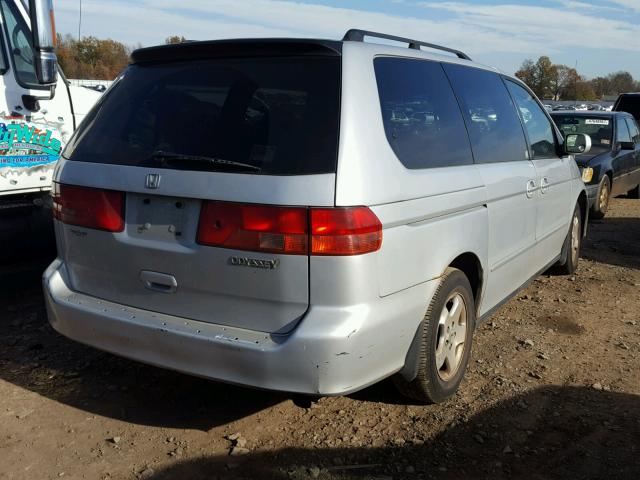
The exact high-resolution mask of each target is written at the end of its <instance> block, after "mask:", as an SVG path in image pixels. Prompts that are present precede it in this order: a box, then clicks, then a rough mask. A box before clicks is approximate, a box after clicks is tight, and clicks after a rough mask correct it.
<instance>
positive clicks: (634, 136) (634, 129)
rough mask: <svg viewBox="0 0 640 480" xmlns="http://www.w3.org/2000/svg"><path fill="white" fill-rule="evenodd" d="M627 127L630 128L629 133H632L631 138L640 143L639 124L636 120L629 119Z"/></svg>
mask: <svg viewBox="0 0 640 480" xmlns="http://www.w3.org/2000/svg"><path fill="white" fill-rule="evenodd" d="M627 125H628V126H629V132H631V138H632V139H633V141H634V142H636V143H640V131H638V124H637V123H636V121H635V120H633V119H631V118H627Z"/></svg>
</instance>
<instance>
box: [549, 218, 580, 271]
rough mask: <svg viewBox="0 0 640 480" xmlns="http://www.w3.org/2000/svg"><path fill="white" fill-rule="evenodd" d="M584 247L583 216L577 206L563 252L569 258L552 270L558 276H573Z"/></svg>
mask: <svg viewBox="0 0 640 480" xmlns="http://www.w3.org/2000/svg"><path fill="white" fill-rule="evenodd" d="M581 247H582V215H581V214H580V205H576V208H575V210H574V211H573V216H572V217H571V225H570V226H569V233H568V234H567V238H566V239H565V240H564V246H563V247H562V251H564V252H567V258H566V259H565V260H564V262H562V263H558V264H557V265H555V266H554V267H553V268H552V270H553V273H554V274H558V275H573V274H574V273H575V272H576V269H577V268H578V261H579V260H580V248H581Z"/></svg>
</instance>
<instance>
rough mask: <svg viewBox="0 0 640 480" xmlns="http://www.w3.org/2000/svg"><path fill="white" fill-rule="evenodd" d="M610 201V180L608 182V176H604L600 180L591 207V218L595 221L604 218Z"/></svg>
mask: <svg viewBox="0 0 640 480" xmlns="http://www.w3.org/2000/svg"><path fill="white" fill-rule="evenodd" d="M610 199H611V180H609V176H608V175H605V176H604V177H602V180H600V185H598V196H597V197H596V201H595V203H594V204H593V207H591V218H595V219H596V220H599V219H601V218H604V216H605V215H606V214H607V209H608V208H609V200H610Z"/></svg>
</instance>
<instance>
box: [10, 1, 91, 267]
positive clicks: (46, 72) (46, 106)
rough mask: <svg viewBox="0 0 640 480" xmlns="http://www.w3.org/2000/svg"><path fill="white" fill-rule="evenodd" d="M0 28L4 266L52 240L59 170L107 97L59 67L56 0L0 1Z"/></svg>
mask: <svg viewBox="0 0 640 480" xmlns="http://www.w3.org/2000/svg"><path fill="white" fill-rule="evenodd" d="M0 23H1V27H0V30H1V31H0V92H1V94H0V261H1V260H4V259H6V258H15V257H16V254H17V253H18V252H22V251H24V250H27V251H31V250H37V249H38V248H39V245H41V244H42V243H43V242H46V241H47V239H48V238H49V239H52V238H53V234H52V232H51V223H52V221H51V210H50V200H49V191H50V190H51V178H52V174H53V170H54V168H55V164H56V161H57V160H58V158H59V155H60V152H61V150H62V148H63V147H64V145H65V143H66V142H67V140H68V139H69V137H70V135H71V134H72V133H73V131H74V130H75V128H76V126H77V125H78V124H79V123H80V121H81V120H82V118H83V117H84V116H85V115H86V114H87V112H88V111H89V109H90V108H91V107H92V106H93V105H94V104H95V102H96V101H97V100H98V99H99V98H100V95H101V94H100V93H99V92H96V91H94V90H90V89H87V88H84V87H76V86H71V85H69V83H68V82H67V80H66V79H65V77H64V74H63V73H62V71H61V70H60V68H59V67H58V62H57V59H56V56H55V41H56V31H55V22H54V14H53V4H52V0H0ZM50 241H51V240H50Z"/></svg>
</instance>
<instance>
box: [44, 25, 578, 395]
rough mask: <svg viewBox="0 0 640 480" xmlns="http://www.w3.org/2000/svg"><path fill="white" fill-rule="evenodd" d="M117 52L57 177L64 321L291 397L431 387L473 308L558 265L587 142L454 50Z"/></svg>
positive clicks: (449, 388) (442, 390)
mask: <svg viewBox="0 0 640 480" xmlns="http://www.w3.org/2000/svg"><path fill="white" fill-rule="evenodd" d="M365 37H367V38H368V37H381V38H385V39H392V40H393V39H395V40H399V41H401V42H402V41H404V42H406V43H408V44H410V45H409V46H410V48H402V47H398V46H388V45H381V44H375V43H368V42H365V41H364V40H365ZM421 47H427V48H430V49H431V52H427V51H425V50H422V49H421ZM433 49H436V50H440V51H442V52H443V54H437V53H433ZM132 60H133V61H132V64H131V65H130V66H129V67H128V68H127V70H126V71H125V72H124V73H123V74H122V75H121V76H120V77H119V78H118V79H117V80H116V82H115V84H114V85H113V87H112V88H111V89H110V90H109V91H108V92H107V93H105V95H104V97H103V98H102V99H101V101H100V102H99V104H98V105H97V106H96V107H95V108H94V109H93V111H92V112H91V113H90V115H89V116H88V117H87V119H86V120H85V121H84V122H83V124H82V126H81V127H80V128H79V130H78V131H77V132H76V134H75V135H74V136H73V138H72V140H71V141H70V142H69V144H68V146H67V148H66V149H65V151H64V153H63V159H62V160H61V161H60V164H59V165H58V168H57V171H56V174H55V182H56V183H55V192H54V212H55V217H56V221H55V228H56V235H57V242H58V258H57V259H56V260H55V261H54V263H53V264H52V265H51V266H50V267H49V268H48V270H47V271H46V272H45V274H44V288H45V292H46V297H47V308H48V314H49V319H50V322H51V324H52V325H53V327H54V328H55V329H56V330H57V331H58V332H60V333H62V334H63V335H66V336H68V337H69V338H72V339H75V340H77V341H79V342H82V343H85V344H88V345H92V346H94V347H97V348H100V349H103V350H106V351H109V352H113V353H115V354H118V355H122V356H124V357H128V358H132V359H136V360H139V361H142V362H145V363H148V364H152V365H158V366H161V367H166V368H171V369H175V370H178V371H182V372H186V373H189V374H193V375H198V376H202V377H207V378H211V379H216V380H221V381H225V382H232V383H236V384H242V385H249V386H254V387H259V388H266V389H275V390H284V391H289V392H299V393H306V394H320V395H341V394H347V393H349V392H353V391H356V390H358V389H362V388H364V387H366V386H367V385H370V384H372V383H375V382H377V381H379V380H381V379H383V378H385V377H389V376H392V375H395V379H396V383H397V384H398V386H399V387H400V390H401V391H402V392H404V393H405V394H407V395H409V396H410V397H412V398H414V399H416V400H418V401H421V402H439V401H443V400H445V399H447V398H448V397H450V396H452V395H453V394H454V393H455V391H456V390H457V388H458V386H459V384H460V382H461V380H462V377H463V375H464V371H465V369H466V365H467V363H468V361H469V357H470V353H471V343H472V337H473V332H474V329H475V327H476V325H477V324H478V322H480V321H481V320H483V319H486V318H488V317H489V316H490V315H491V313H492V312H493V311H494V310H495V309H497V308H498V307H500V305H502V304H503V303H504V302H505V301H506V300H507V299H509V298H510V297H511V296H512V295H514V294H515V293H516V292H517V291H518V290H519V289H520V288H522V287H523V286H525V285H527V283H528V282H530V281H531V280H532V279H533V278H535V277H536V276H537V275H538V274H539V273H541V272H543V271H545V270H547V269H548V268H550V267H554V268H555V269H556V270H558V271H561V272H564V273H572V272H573V271H574V270H575V268H576V264H577V262H578V257H579V250H580V242H581V237H582V235H583V232H584V230H585V225H586V216H587V210H588V209H587V198H586V195H585V188H584V185H583V183H582V181H581V179H580V173H579V171H578V168H577V166H576V163H575V162H574V161H573V160H572V159H571V156H570V153H571V152H582V151H585V150H586V149H588V148H589V139H588V137H586V136H584V135H572V136H568V137H567V139H566V141H565V140H563V138H562V136H561V135H560V134H559V133H558V131H557V130H556V128H555V127H554V125H553V123H552V121H551V119H550V118H549V115H548V114H547V112H546V111H545V109H544V107H543V106H542V105H541V104H540V102H539V101H538V100H537V99H536V97H535V96H534V94H533V93H531V91H530V90H529V89H528V88H527V87H526V86H525V85H523V84H522V83H521V82H520V81H519V80H517V79H515V78H513V77H509V76H506V75H503V74H501V73H499V72H498V71H496V70H495V69H492V68H488V67H484V66H481V65H478V64H477V63H474V62H472V61H471V60H470V59H469V58H468V57H467V56H466V55H465V54H464V53H462V52H459V51H456V50H452V49H449V48H446V47H439V46H436V45H431V44H422V43H421V42H418V41H415V40H407V39H399V38H396V37H390V36H388V35H383V34H377V33H373V32H363V31H359V30H352V31H350V32H348V33H347V35H346V36H345V38H344V39H343V41H328V40H308V39H270V40H228V41H211V42H193V43H184V44H179V45H168V46H161V47H152V48H146V49H141V50H137V51H136V52H134V53H133V57H132Z"/></svg>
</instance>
